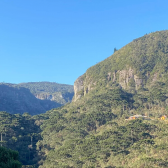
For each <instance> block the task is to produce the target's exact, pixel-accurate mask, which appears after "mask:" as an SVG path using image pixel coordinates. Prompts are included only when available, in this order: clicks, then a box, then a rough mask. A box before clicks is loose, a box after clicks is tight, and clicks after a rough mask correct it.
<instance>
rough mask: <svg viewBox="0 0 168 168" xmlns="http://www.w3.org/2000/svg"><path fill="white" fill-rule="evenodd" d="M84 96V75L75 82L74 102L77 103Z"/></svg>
mask: <svg viewBox="0 0 168 168" xmlns="http://www.w3.org/2000/svg"><path fill="white" fill-rule="evenodd" d="M83 94H84V81H83V75H82V76H80V77H79V78H78V79H77V80H76V81H75V82H74V99H73V101H76V100H77V99H79V98H81V96H83Z"/></svg>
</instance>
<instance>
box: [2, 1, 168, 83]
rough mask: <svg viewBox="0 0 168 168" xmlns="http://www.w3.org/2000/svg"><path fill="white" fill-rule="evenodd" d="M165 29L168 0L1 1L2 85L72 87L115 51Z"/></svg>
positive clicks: (167, 16) (167, 21)
mask: <svg viewBox="0 0 168 168" xmlns="http://www.w3.org/2000/svg"><path fill="white" fill-rule="evenodd" d="M166 29H168V1H167V0H0V62H1V64H0V82H9V83H22V82H39V81H50V82H57V83H64V84H73V83H74V81H75V80H76V79H77V78H78V77H79V76H80V75H82V74H83V73H85V71H86V70H87V69H88V68H89V67H91V66H93V65H95V64H96V63H98V62H100V61H102V60H104V59H106V58H107V57H109V56H110V55H112V54H113V51H114V48H115V47H116V48H117V49H120V48H122V47H123V46H124V45H126V44H128V43H129V42H131V41H132V40H133V39H135V38H138V37H141V36H143V35H145V34H146V33H151V32H154V31H159V30H166Z"/></svg>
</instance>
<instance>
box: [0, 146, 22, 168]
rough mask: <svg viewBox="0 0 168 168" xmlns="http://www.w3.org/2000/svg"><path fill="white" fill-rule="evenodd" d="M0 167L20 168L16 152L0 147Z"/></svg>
mask: <svg viewBox="0 0 168 168" xmlns="http://www.w3.org/2000/svg"><path fill="white" fill-rule="evenodd" d="M0 167H1V168H21V167H22V165H21V163H20V162H19V161H18V152H16V151H13V150H10V149H6V148H4V147H0Z"/></svg>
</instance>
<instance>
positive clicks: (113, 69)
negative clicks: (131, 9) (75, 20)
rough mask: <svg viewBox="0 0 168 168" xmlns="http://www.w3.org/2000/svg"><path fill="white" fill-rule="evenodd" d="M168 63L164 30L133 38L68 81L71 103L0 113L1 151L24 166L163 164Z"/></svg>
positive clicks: (167, 155)
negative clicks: (35, 110)
mask: <svg viewBox="0 0 168 168" xmlns="http://www.w3.org/2000/svg"><path fill="white" fill-rule="evenodd" d="M167 62H168V31H160V32H155V33H151V34H147V35H145V36H143V37H141V38H138V39H135V40H133V42H131V43H129V44H128V45H126V46H124V47H123V48H121V49H120V50H117V51H115V52H114V54H113V55H112V56H110V57H109V58H107V59H105V60H104V61H102V62H100V63H98V64H96V65H95V66H93V67H91V68H89V69H88V70H87V71H86V73H85V74H84V75H82V77H80V78H79V79H80V82H79V79H78V80H77V82H75V84H74V86H75V87H76V88H77V89H76V90H75V96H76V99H75V98H74V100H73V102H71V103H67V104H66V105H64V106H62V107H59V108H54V109H51V110H49V111H47V112H46V113H44V114H40V115H35V116H31V115H29V114H28V113H24V114H22V115H20V114H8V113H6V112H0V125H1V130H0V134H1V146H4V147H6V148H10V149H12V150H16V151H18V153H19V157H20V159H19V161H20V162H21V163H22V164H23V167H24V168H28V167H32V168H37V167H39V168H99V167H100V168H135V167H138V168H152V167H153V168H154V167H161V168H166V167H168V119H167V116H168V81H167V79H168V78H167V77H168V72H167V70H168V64H167ZM75 87H74V88H75ZM78 95H80V96H78ZM75 96H74V97H75ZM134 115H137V116H140V117H137V118H133V117H134ZM131 116H133V117H132V118H131ZM0 150H1V149H0Z"/></svg>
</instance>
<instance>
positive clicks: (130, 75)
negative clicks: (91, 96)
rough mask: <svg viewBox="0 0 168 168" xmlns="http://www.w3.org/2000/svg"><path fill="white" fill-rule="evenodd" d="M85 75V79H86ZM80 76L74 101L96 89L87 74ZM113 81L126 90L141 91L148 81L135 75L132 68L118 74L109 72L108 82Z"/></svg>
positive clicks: (75, 85)
mask: <svg viewBox="0 0 168 168" xmlns="http://www.w3.org/2000/svg"><path fill="white" fill-rule="evenodd" d="M84 75H85V78H84ZM84 75H82V76H80V77H79V78H78V79H77V80H76V81H75V83H74V98H73V101H76V100H78V99H80V98H81V97H82V96H85V95H86V94H87V93H88V92H89V91H90V90H92V89H94V85H96V83H93V82H92V80H91V79H88V76H87V74H84ZM111 80H112V81H113V82H117V83H119V85H120V86H121V87H122V88H123V89H125V90H128V89H130V88H131V89H135V90H137V89H139V88H140V87H143V86H144V83H145V81H146V79H144V78H140V77H138V75H136V74H135V73H134V70H133V69H132V68H131V67H130V68H129V69H124V70H121V71H116V72H108V74H107V81H108V82H109V81H111Z"/></svg>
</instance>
